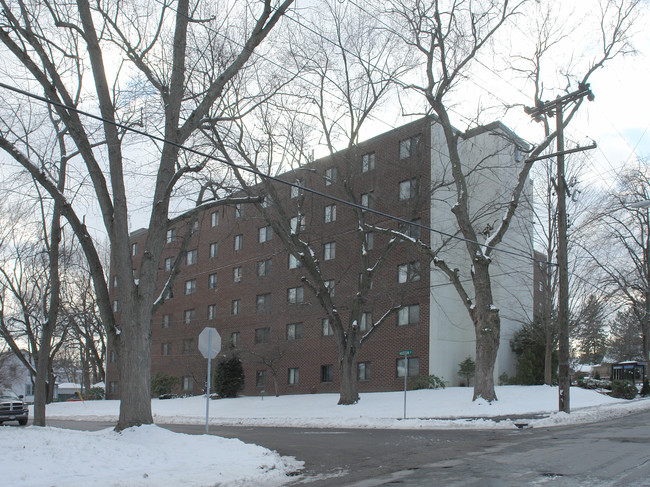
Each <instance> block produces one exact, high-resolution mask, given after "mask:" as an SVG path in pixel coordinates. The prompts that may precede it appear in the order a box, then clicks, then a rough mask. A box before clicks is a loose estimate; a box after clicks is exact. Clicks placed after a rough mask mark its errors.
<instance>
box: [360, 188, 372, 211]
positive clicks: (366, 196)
mask: <svg viewBox="0 0 650 487" xmlns="http://www.w3.org/2000/svg"><path fill="white" fill-rule="evenodd" d="M361 206H363V207H365V208H374V207H375V194H374V192H373V191H369V192H368V193H363V194H362V195H361Z"/></svg>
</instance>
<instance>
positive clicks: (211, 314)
mask: <svg viewBox="0 0 650 487" xmlns="http://www.w3.org/2000/svg"><path fill="white" fill-rule="evenodd" d="M216 317H217V305H216V304H209V305H208V319H209V320H214V319H215V318H216Z"/></svg>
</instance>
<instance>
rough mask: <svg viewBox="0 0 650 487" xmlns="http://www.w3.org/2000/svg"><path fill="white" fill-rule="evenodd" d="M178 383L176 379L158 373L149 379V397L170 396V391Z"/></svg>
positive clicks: (178, 380)
mask: <svg viewBox="0 0 650 487" xmlns="http://www.w3.org/2000/svg"><path fill="white" fill-rule="evenodd" d="M179 382H180V379H179V378H178V377H174V376H173V375H168V374H161V373H160V372H158V373H157V374H156V375H154V376H153V377H152V378H151V396H152V397H160V396H162V395H164V394H171V392H172V389H173V388H174V386H176V384H178V383H179Z"/></svg>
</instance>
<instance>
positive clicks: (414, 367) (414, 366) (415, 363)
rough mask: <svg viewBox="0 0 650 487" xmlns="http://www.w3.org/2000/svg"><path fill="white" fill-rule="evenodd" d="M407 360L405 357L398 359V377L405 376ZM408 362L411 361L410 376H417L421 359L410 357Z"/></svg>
mask: <svg viewBox="0 0 650 487" xmlns="http://www.w3.org/2000/svg"><path fill="white" fill-rule="evenodd" d="M405 361H406V359H405V358H398V359H397V367H396V372H397V377H404V362H405ZM408 362H409V365H408V367H409V370H408V377H415V376H416V375H418V374H419V373H420V359H419V358H417V357H409V358H408Z"/></svg>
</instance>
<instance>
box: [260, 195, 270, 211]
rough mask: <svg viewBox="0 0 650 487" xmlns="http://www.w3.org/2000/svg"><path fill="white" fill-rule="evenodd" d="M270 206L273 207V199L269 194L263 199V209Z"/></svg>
mask: <svg viewBox="0 0 650 487" xmlns="http://www.w3.org/2000/svg"><path fill="white" fill-rule="evenodd" d="M269 206H271V198H270V197H269V195H268V194H267V195H264V197H263V198H262V208H268V207H269Z"/></svg>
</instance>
